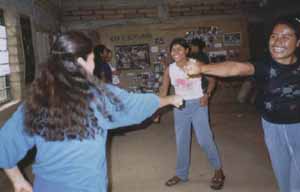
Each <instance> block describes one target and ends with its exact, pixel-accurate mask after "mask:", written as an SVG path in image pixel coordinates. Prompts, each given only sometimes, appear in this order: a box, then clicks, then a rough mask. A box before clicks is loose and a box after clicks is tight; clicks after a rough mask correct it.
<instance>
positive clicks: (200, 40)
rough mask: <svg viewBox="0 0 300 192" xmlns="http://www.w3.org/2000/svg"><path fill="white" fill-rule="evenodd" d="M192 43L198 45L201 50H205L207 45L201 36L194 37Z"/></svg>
mask: <svg viewBox="0 0 300 192" xmlns="http://www.w3.org/2000/svg"><path fill="white" fill-rule="evenodd" d="M191 45H194V46H197V47H198V48H199V50H203V49H204V48H205V46H206V43H205V42H204V41H203V40H202V39H200V38H195V39H192V41H191Z"/></svg>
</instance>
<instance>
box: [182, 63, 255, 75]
mask: <svg viewBox="0 0 300 192" xmlns="http://www.w3.org/2000/svg"><path fill="white" fill-rule="evenodd" d="M185 71H186V73H187V74H188V75H196V74H207V75H214V76H219V77H232V76H247V75H253V74H254V72H255V68H254V66H253V65H252V64H251V63H242V62H236V61H225V62H221V63H215V64H210V65H201V64H200V63H198V62H197V63H193V64H190V65H188V66H187V67H186V68H185Z"/></svg>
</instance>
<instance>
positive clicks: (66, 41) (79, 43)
mask: <svg viewBox="0 0 300 192" xmlns="http://www.w3.org/2000/svg"><path fill="white" fill-rule="evenodd" d="M92 50H93V44H92V41H91V40H90V39H89V38H87V37H86V36H85V35H84V34H83V33H80V32H74V31H73V32H66V33H63V34H61V35H59V36H58V38H57V40H56V41H55V43H54V45H53V47H52V49H51V55H50V57H49V59H48V61H47V62H46V63H45V64H44V65H43V66H42V69H41V71H40V73H39V74H38V75H37V77H36V79H35V80H34V81H33V83H32V84H31V86H30V90H29V94H28V96H27V97H26V100H25V107H24V109H25V126H26V131H27V132H28V133H29V134H30V135H39V136H41V137H43V138H44V139H45V140H48V141H57V140H64V139H86V138H94V137H95V135H96V134H97V133H99V131H101V130H102V128H101V127H100V125H98V121H97V117H96V116H95V113H94V110H93V109H92V108H91V107H90V103H91V101H94V100H95V99H94V98H95V96H94V95H95V93H98V94H97V95H100V96H102V97H103V98H102V97H101V98H99V96H98V98H97V102H96V101H95V103H96V106H97V110H99V111H100V113H101V114H102V115H103V116H104V117H105V118H110V114H109V113H108V112H107V111H106V109H105V103H104V97H109V98H110V99H109V100H111V101H112V103H114V104H118V103H121V102H120V101H119V100H118V99H117V98H116V97H114V95H113V94H112V93H111V92H110V91H109V90H108V89H107V88H106V87H105V86H104V85H103V84H101V83H99V82H98V81H97V79H96V78H95V77H94V76H93V75H89V74H88V73H87V72H86V71H85V70H84V69H83V68H82V67H81V65H80V64H79V63H78V62H77V59H78V58H79V57H82V58H84V59H86V58H87V56H88V55H89V54H90V53H92Z"/></svg>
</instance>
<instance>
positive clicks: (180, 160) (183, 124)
mask: <svg viewBox="0 0 300 192" xmlns="http://www.w3.org/2000/svg"><path fill="white" fill-rule="evenodd" d="M174 121H175V122H174V124H175V133H176V145H177V164H176V175H177V176H178V177H179V178H181V179H182V180H187V179H188V173H189V168H190V147H191V125H193V128H194V133H195V135H196V138H197V141H198V143H199V144H200V146H201V147H202V148H203V149H204V151H205V153H206V155H207V157H208V160H209V162H210V163H211V165H212V166H213V168H214V169H216V170H217V169H220V168H221V160H220V157H219V153H218V150H217V147H216V144H215V142H214V138H213V134H212V132H211V129H210V126H209V122H208V108H207V107H201V106H200V101H199V99H195V100H188V101H186V102H185V106H184V107H183V108H181V109H176V108H175V109H174Z"/></svg>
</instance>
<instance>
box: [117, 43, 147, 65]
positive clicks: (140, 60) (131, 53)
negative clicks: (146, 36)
mask: <svg viewBox="0 0 300 192" xmlns="http://www.w3.org/2000/svg"><path fill="white" fill-rule="evenodd" d="M115 53H116V67H117V69H144V68H146V67H148V66H150V56H149V45H148V44H139V45H120V46H115Z"/></svg>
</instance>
